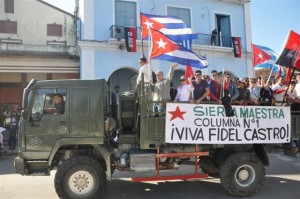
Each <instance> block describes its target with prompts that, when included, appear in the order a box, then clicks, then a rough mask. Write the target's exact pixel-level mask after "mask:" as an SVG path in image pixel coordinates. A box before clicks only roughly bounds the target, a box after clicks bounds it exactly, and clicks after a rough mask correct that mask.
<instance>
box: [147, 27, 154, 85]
mask: <svg viewBox="0 0 300 199" xmlns="http://www.w3.org/2000/svg"><path fill="white" fill-rule="evenodd" d="M148 35H149V39H148V64H149V67H148V79H149V81H150V83H152V78H151V77H152V72H151V60H150V57H151V52H152V47H153V46H152V34H151V30H150V28H149V29H148Z"/></svg>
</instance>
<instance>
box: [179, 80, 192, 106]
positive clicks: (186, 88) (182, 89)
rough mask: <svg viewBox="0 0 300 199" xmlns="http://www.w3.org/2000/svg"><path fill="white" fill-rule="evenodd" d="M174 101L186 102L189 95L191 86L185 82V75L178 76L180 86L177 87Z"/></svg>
mask: <svg viewBox="0 0 300 199" xmlns="http://www.w3.org/2000/svg"><path fill="white" fill-rule="evenodd" d="M177 91H178V92H177V95H176V97H175V102H188V101H189V100H190V96H191V87H190V85H188V84H187V82H186V77H185V76H181V77H180V86H179V87H178V88H177Z"/></svg>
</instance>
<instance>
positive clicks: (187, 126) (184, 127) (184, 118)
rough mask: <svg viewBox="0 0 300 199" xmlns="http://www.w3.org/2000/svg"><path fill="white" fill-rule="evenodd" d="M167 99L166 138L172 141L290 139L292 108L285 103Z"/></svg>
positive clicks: (186, 142)
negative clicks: (227, 105)
mask: <svg viewBox="0 0 300 199" xmlns="http://www.w3.org/2000/svg"><path fill="white" fill-rule="evenodd" d="M232 110H233V112H234V116H233V117H226V111H225V108H224V106H222V105H216V104H214V105H206V104H199V105H194V104H183V103H167V105H166V128H165V142H166V143H174V144H254V143H255V144H257V143H261V144H263V143H289V142H290V140H291V124H290V123H291V112H290V107H285V106H278V107H277V106H232Z"/></svg>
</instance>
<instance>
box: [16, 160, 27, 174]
mask: <svg viewBox="0 0 300 199" xmlns="http://www.w3.org/2000/svg"><path fill="white" fill-rule="evenodd" d="M14 166H15V170H16V173H18V174H21V175H25V162H24V159H23V158H19V157H16V158H15V160H14Z"/></svg>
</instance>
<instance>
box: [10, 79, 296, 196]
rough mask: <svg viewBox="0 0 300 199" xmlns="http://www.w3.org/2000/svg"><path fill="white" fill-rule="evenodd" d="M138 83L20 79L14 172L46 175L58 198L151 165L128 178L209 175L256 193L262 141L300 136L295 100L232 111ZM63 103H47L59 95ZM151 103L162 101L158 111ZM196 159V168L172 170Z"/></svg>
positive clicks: (264, 161) (97, 189)
mask: <svg viewBox="0 0 300 199" xmlns="http://www.w3.org/2000/svg"><path fill="white" fill-rule="evenodd" d="M145 90H147V89H145V88H143V86H141V85H140V86H139V87H138V89H137V92H136V93H134V94H133V93H125V94H123V95H114V94H113V93H112V92H111V91H110V90H109V86H108V83H107V82H106V80H104V79H96V80H47V81H36V80H32V81H31V82H30V83H29V84H28V86H27V87H26V88H25V89H24V94H23V102H22V109H23V110H22V114H21V119H20V123H19V140H18V141H19V152H18V157H16V158H15V162H14V164H15V169H16V172H17V173H19V174H21V175H50V171H51V170H57V171H56V174H55V180H54V186H55V190H56V192H57V194H58V196H59V197H60V198H70V199H75V198H85V199H86V198H104V197H105V190H106V189H107V184H108V182H109V181H110V180H112V175H113V173H114V171H116V170H118V171H123V172H131V173H140V174H139V176H143V174H144V173H145V172H146V173H148V174H149V173H150V174H152V173H153V176H152V175H150V177H149V175H147V176H148V177H136V178H132V181H134V182H139V181H151V180H152V181H153V180H172V179H190V178H203V177H207V176H213V177H217V178H220V180H221V185H222V186H223V187H224V189H225V190H226V191H227V192H228V193H229V194H231V195H233V196H237V197H243V196H251V195H254V194H255V193H256V192H257V191H258V190H259V188H260V187H261V186H262V183H263V181H264V177H265V168H264V167H265V166H268V165H269V160H268V156H267V153H266V150H265V146H270V145H272V144H274V143H275V144H276V143H279V144H282V143H289V142H290V141H291V140H292V139H293V137H296V136H299V135H297V134H296V132H298V134H299V132H300V129H299V128H300V126H299V125H297V124H299V122H297V121H298V118H297V116H293V115H291V114H290V109H289V107H255V106H253V107H252V106H251V107H250V106H248V107H245V106H236V107H234V111H235V116H234V117H230V118H229V117H226V116H225V115H224V112H225V111H224V107H223V106H220V105H216V104H199V105H194V104H189V103H173V102H169V103H161V102H153V101H150V100H149V95H147V93H145V92H144V91H145ZM55 94H61V95H62V96H63V99H64V112H63V113H48V112H45V110H47V109H49V108H53V107H54V101H53V96H54V95H55ZM153 104H158V105H161V106H164V107H165V111H164V112H160V113H158V112H154V111H152V110H153V108H152V107H153ZM186 164H189V165H193V166H190V167H191V174H185V175H169V176H165V174H166V172H162V173H161V172H160V171H161V170H170V171H175V173H176V171H178V167H180V166H181V165H186Z"/></svg>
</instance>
